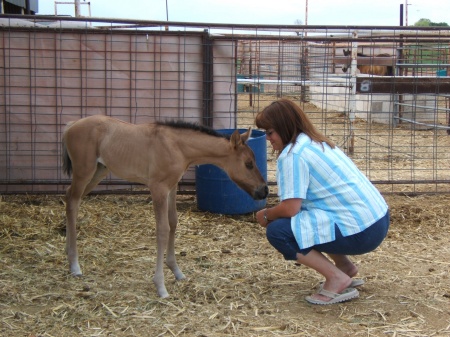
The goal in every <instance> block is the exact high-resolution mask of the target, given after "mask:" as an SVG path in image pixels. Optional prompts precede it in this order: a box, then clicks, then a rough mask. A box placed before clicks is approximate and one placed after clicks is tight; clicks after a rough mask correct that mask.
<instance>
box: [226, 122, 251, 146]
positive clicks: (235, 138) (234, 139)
mask: <svg viewBox="0 0 450 337" xmlns="http://www.w3.org/2000/svg"><path fill="white" fill-rule="evenodd" d="M251 133H252V128H251V127H250V128H248V131H246V132H244V133H243V134H242V135H240V134H239V130H235V131H234V132H233V134H232V135H231V137H230V143H231V145H232V146H233V147H234V148H237V147H238V146H239V145H242V144H245V143H246V142H247V140H248V138H249V137H250V134H251Z"/></svg>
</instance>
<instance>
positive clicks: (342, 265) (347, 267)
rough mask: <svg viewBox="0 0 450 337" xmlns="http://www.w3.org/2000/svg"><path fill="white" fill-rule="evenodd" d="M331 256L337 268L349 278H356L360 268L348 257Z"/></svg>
mask: <svg viewBox="0 0 450 337" xmlns="http://www.w3.org/2000/svg"><path fill="white" fill-rule="evenodd" d="M329 256H330V258H331V259H332V260H333V261H334V264H335V265H336V267H337V268H338V269H339V270H340V271H342V272H343V273H345V274H347V275H348V276H349V277H355V276H356V275H357V274H358V267H356V266H355V265H354V264H353V262H352V261H350V259H349V258H348V257H347V256H346V255H335V254H329Z"/></svg>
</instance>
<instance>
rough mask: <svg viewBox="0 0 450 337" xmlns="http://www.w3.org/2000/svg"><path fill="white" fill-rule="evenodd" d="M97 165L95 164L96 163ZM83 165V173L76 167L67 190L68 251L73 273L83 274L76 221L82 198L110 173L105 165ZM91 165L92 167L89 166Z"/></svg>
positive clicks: (76, 274)
mask: <svg viewBox="0 0 450 337" xmlns="http://www.w3.org/2000/svg"><path fill="white" fill-rule="evenodd" d="M94 165H95V164H94ZM94 165H92V166H91V165H87V167H83V169H82V171H83V174H80V173H79V172H78V171H77V169H76V168H74V173H73V178H72V184H71V185H70V187H69V188H68V189H67V192H66V217H67V223H66V251H67V258H68V260H69V268H70V272H71V274H73V275H75V276H79V275H82V272H81V268H80V264H79V262H78V250H77V228H76V221H77V215H78V209H79V207H80V203H81V198H82V197H83V196H85V195H86V194H88V193H89V192H90V191H91V190H92V189H93V188H94V187H95V186H96V185H97V184H98V183H99V182H100V181H101V180H102V179H103V178H104V177H105V176H106V174H107V173H108V170H107V169H106V168H105V166H103V165H101V164H98V166H97V168H95V166H94ZM89 166H91V167H89Z"/></svg>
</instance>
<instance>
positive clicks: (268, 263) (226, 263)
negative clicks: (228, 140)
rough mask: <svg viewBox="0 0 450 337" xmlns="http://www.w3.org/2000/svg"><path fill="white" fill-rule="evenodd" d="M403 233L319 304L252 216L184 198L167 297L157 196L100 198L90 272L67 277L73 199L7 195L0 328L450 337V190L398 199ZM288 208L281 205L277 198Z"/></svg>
mask: <svg viewBox="0 0 450 337" xmlns="http://www.w3.org/2000/svg"><path fill="white" fill-rule="evenodd" d="M386 200H387V202H388V204H389V206H390V209H391V227H390V231H389V234H388V237H387V238H386V240H385V241H384V243H383V244H382V245H381V246H380V247H379V248H378V249H377V250H376V251H374V252H372V253H369V254H367V255H362V256H355V257H353V260H354V261H355V262H356V264H357V265H358V266H359V268H360V274H359V276H360V277H362V278H363V279H364V280H365V281H366V284H365V285H364V286H363V287H362V288H360V297H359V298H358V299H356V300H353V301H349V302H345V303H341V304H337V305H331V306H314V305H311V304H308V303H307V302H306V301H305V300H304V297H305V296H306V295H309V294H311V293H313V292H315V291H316V290H317V286H318V283H319V282H320V281H321V277H320V275H319V274H317V273H316V272H314V271H312V270H310V269H308V268H306V267H304V266H300V267H299V266H296V265H295V264H293V263H292V262H285V261H284V260H283V259H282V257H281V256H280V255H279V254H278V253H277V252H276V251H275V250H274V249H273V248H272V247H271V246H270V245H269V244H268V242H267V240H266V238H265V234H264V230H263V229H262V228H261V227H259V225H258V224H257V223H256V222H255V220H254V217H253V214H248V215H234V216H224V215H219V214H211V213H204V212H199V211H198V210H197V207H196V200H195V196H180V197H179V198H178V209H179V230H178V235H177V243H176V253H177V258H178V262H179V264H180V267H181V268H182V270H183V271H184V273H185V274H186V275H187V277H188V279H187V280H185V281H182V282H176V281H175V280H174V277H173V275H171V273H170V272H169V271H168V270H167V269H166V270H165V276H166V285H167V288H168V291H169V293H170V295H171V296H170V297H169V298H168V299H160V298H158V297H157V295H156V291H155V288H154V286H153V283H152V281H151V278H152V275H153V270H154V266H155V256H156V246H155V227H154V214H153V209H152V207H151V198H149V197H148V196H146V195H137V196H127V195H122V196H107V195H97V196H89V197H87V198H85V199H84V202H83V204H82V206H81V211H80V216H79V219H80V221H79V236H78V245H79V252H80V262H81V267H82V269H83V272H84V277H82V278H74V277H71V276H70V275H69V273H68V265H67V261H66V256H65V253H64V242H65V230H64V227H65V219H64V199H63V197H62V196H59V195H54V196H25V195H22V196H1V199H0V261H1V269H0V335H1V336H26V337H37V336H202V337H206V336H211V337H213V336H335V337H340V336H450V242H449V241H450V235H449V233H450V220H449V215H448V206H449V205H450V196H449V195H436V196H418V197H406V196H399V195H387V196H386ZM275 202H276V199H269V200H268V205H270V204H273V203H275Z"/></svg>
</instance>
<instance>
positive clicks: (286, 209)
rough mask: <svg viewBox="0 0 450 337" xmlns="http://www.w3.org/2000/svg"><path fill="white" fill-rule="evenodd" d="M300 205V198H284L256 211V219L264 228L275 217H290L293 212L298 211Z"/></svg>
mask: <svg viewBox="0 0 450 337" xmlns="http://www.w3.org/2000/svg"><path fill="white" fill-rule="evenodd" d="M301 206H302V199H299V198H295V199H286V200H283V201H282V202H280V203H279V204H278V205H276V206H274V207H271V208H264V209H262V210H260V211H258V212H256V221H258V223H259V224H260V225H261V226H262V227H264V228H265V227H267V225H268V224H269V223H270V222H271V221H273V220H275V219H278V218H292V217H293V216H294V215H295V214H297V213H298V212H300V208H301Z"/></svg>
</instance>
